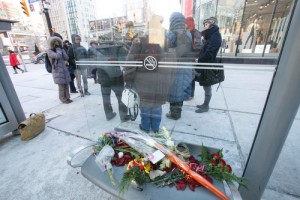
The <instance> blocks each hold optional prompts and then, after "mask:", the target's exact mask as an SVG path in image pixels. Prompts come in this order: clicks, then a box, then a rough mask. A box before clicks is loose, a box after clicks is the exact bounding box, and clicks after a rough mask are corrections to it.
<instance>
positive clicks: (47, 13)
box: [42, 0, 52, 36]
mask: <svg viewBox="0 0 300 200" xmlns="http://www.w3.org/2000/svg"><path fill="white" fill-rule="evenodd" d="M44 1H45V0H42V4H43V12H44V13H45V17H46V22H47V26H48V30H49V34H50V36H51V35H52V24H51V20H50V16H49V12H48V9H45V7H44Z"/></svg>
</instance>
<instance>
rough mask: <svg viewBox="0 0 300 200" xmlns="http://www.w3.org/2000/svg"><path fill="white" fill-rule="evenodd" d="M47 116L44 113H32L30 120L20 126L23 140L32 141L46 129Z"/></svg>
mask: <svg viewBox="0 0 300 200" xmlns="http://www.w3.org/2000/svg"><path fill="white" fill-rule="evenodd" d="M45 124H46V122H45V115H44V114H43V113H31V114H30V115H29V118H28V119H26V120H25V121H23V122H21V123H20V124H19V126H18V129H19V132H20V134H21V139H22V140H30V139H32V138H34V137H35V136H37V135H38V134H40V133H41V132H43V130H44V129H45Z"/></svg>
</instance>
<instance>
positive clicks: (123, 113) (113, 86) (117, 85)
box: [88, 41, 130, 122]
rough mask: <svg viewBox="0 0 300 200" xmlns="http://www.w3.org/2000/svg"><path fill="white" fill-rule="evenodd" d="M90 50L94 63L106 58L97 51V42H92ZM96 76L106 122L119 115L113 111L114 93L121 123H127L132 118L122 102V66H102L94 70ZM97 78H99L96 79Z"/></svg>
mask: <svg viewBox="0 0 300 200" xmlns="http://www.w3.org/2000/svg"><path fill="white" fill-rule="evenodd" d="M90 45H91V46H90V48H89V50H88V53H89V57H90V58H91V59H92V60H93V61H97V60H98V59H99V60H102V59H101V58H102V57H105V56H104V55H103V54H101V53H100V52H99V51H97V48H96V47H97V42H96V41H91V42H90ZM93 72H94V75H95V83H99V84H100V85H101V93H102V100H103V107H104V113H105V116H106V120H107V121H109V120H111V119H113V118H114V117H115V116H116V115H117V114H116V113H115V112H114V111H113V107H112V105H111V98H110V95H111V92H112V91H113V92H114V93H115V95H116V97H117V100H118V106H119V115H120V119H121V122H126V121H128V120H129V119H130V116H128V115H127V112H128V109H127V107H126V106H125V104H124V103H123V102H122V100H121V98H122V92H123V90H124V81H123V73H122V71H121V68H120V66H100V67H97V68H96V67H95V68H94V69H93ZM96 77H98V78H97V79H96Z"/></svg>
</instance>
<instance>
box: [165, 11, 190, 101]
mask: <svg viewBox="0 0 300 200" xmlns="http://www.w3.org/2000/svg"><path fill="white" fill-rule="evenodd" d="M169 30H170V32H169V33H168V34H167V38H168V42H169V43H170V42H171V45H169V46H170V47H171V48H174V49H173V51H175V53H176V58H177V60H178V61H180V59H181V58H183V57H187V56H189V55H190V53H191V52H192V48H191V46H192V41H191V34H190V32H189V31H187V30H185V17H184V16H183V15H182V14H181V13H178V12H175V13H173V14H172V15H171V17H170V28H169ZM192 78H193V71H192V69H190V68H184V67H181V68H178V69H177V70H176V75H175V80H174V82H173V83H172V85H171V87H170V91H169V95H168V102H170V103H174V102H180V101H184V100H187V99H188V98H189V97H190V96H191V94H192V90H191V87H190V85H191V82H192Z"/></svg>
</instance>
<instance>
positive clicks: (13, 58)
mask: <svg viewBox="0 0 300 200" xmlns="http://www.w3.org/2000/svg"><path fill="white" fill-rule="evenodd" d="M9 62H10V65H11V66H18V65H20V62H19V61H18V59H17V54H15V53H11V54H9Z"/></svg>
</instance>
